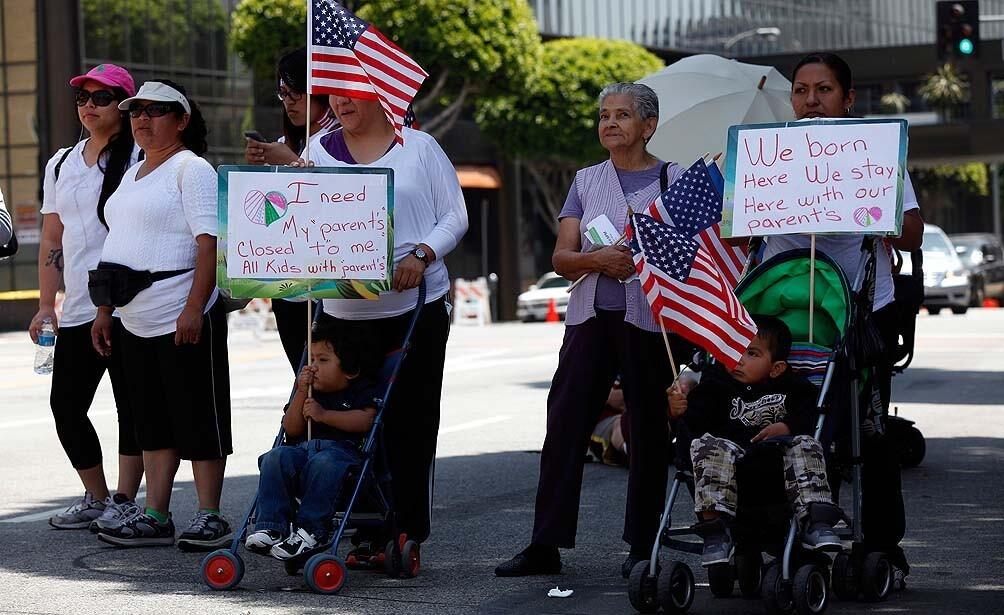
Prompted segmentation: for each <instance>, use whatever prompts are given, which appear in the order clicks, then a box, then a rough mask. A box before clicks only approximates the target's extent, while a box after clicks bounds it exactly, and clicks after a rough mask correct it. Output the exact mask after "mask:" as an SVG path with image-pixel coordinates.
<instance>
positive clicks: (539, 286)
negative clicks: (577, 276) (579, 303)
mask: <svg viewBox="0 0 1004 615" xmlns="http://www.w3.org/2000/svg"><path fill="white" fill-rule="evenodd" d="M570 284H571V282H569V281H568V280H566V279H565V278H563V277H561V276H560V275H558V274H557V273H555V272H553V271H552V272H550V273H545V274H544V275H542V276H541V277H540V279H539V280H537V283H536V284H533V285H531V286H530V288H528V289H527V291H526V292H525V293H522V294H521V295H520V296H519V297H518V298H517V299H516V317H517V318H519V319H520V320H522V321H523V322H533V321H535V320H544V318H546V317H547V310H548V308H549V307H550V305H551V300H552V299H553V300H554V303H555V310H556V311H557V312H558V317H559V318H561V319H562V320H564V319H565V311H566V310H567V309H568V293H567V292H566V289H567V288H568V286H569V285H570Z"/></svg>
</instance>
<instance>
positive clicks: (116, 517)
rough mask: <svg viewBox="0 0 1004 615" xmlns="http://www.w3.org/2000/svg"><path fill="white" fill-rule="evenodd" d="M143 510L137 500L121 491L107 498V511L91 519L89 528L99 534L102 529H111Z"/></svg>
mask: <svg viewBox="0 0 1004 615" xmlns="http://www.w3.org/2000/svg"><path fill="white" fill-rule="evenodd" d="M141 512H142V511H141V510H140V509H139V506H138V505H137V504H136V500H130V499H129V498H127V497H126V496H124V495H122V494H121V493H116V494H115V495H114V496H108V497H107V498H105V512H103V513H101V516H100V517H98V518H97V519H95V520H94V521H91V524H90V525H89V526H88V529H90V530H91V533H93V534H97V533H98V532H100V531H101V530H110V529H112V528H113V527H118V526H120V525H122V524H123V523H125V522H126V521H128V520H129V519H131V518H132V517H134V516H136V515H138V514H139V513H141Z"/></svg>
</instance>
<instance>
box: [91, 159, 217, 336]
mask: <svg viewBox="0 0 1004 615" xmlns="http://www.w3.org/2000/svg"><path fill="white" fill-rule="evenodd" d="M142 166H143V165H135V166H134V167H132V168H131V169H129V170H128V171H127V172H126V174H125V176H124V177H123V178H122V183H121V184H119V188H118V190H116V191H115V192H114V193H113V194H112V196H111V197H109V199H108V203H107V204H106V205H105V219H106V220H107V221H108V226H109V232H108V238H107V239H106V240H105V245H104V249H103V250H102V253H101V260H102V261H104V262H107V263H116V264H119V265H125V266H126V267H129V268H131V269H135V270H137V271H152V272H157V271H176V270H179V269H190V268H194V267H195V258H196V254H197V252H198V246H197V244H196V241H195V238H196V237H198V236H199V235H211V236H213V237H216V236H217V222H216V193H217V177H216V169H214V168H213V166H212V165H211V164H209V163H208V162H206V160H204V159H203V158H200V157H198V156H195V155H194V154H193V153H192V152H190V151H188V150H183V151H181V152H178V153H177V154H175V155H174V156H172V157H171V158H169V159H168V160H167V161H166V162H164V163H162V164H161V165H160V166H159V167H157V168H156V169H154V170H153V172H151V173H149V174H148V175H145V176H144V177H143V178H141V179H138V180H137V179H136V174H137V172H138V171H139V169H140V168H142ZM182 171H183V177H181V180H180V189H179V176H181V175H182ZM194 280H195V272H194V271H189V272H187V273H183V274H181V275H176V276H174V277H170V278H167V279H165V280H159V281H157V282H154V283H153V286H151V287H150V288H147V289H146V290H143V291H141V292H140V293H139V294H138V295H136V297H135V298H134V299H133V300H132V301H130V302H129V303H128V304H127V305H125V306H123V307H121V308H119V313H120V315H121V318H122V325H123V326H124V327H125V328H126V329H127V330H128V331H129V332H130V333H132V334H134V335H138V336H140V337H156V336H159V335H167V334H169V333H174V331H175V330H176V329H177V326H176V323H177V320H178V316H180V315H181V311H182V310H183V309H184V308H185V304H186V303H187V301H188V295H189V293H190V292H191V289H192V282H193V281H194ZM218 295H219V291H218V290H216V289H214V290H213V294H212V295H211V296H210V298H209V301H207V302H206V311H207V312H208V311H209V308H211V307H212V306H213V303H215V301H216V298H217V296H218Z"/></svg>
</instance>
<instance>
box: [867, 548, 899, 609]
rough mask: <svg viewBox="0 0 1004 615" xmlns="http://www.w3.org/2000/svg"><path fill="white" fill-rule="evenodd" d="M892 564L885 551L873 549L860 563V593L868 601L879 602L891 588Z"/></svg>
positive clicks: (886, 595) (887, 594)
mask: <svg viewBox="0 0 1004 615" xmlns="http://www.w3.org/2000/svg"><path fill="white" fill-rule="evenodd" d="M892 579H893V572H892V564H891V563H890V562H889V558H888V557H886V554H885V553H882V552H881V551H875V552H872V553H869V554H868V555H866V556H865V561H864V562H862V564H861V594H862V595H863V596H864V598H865V600H867V601H869V602H880V601H882V600H885V599H886V597H888V596H889V591H890V590H892Z"/></svg>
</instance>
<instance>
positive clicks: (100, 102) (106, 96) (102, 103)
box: [76, 90, 118, 107]
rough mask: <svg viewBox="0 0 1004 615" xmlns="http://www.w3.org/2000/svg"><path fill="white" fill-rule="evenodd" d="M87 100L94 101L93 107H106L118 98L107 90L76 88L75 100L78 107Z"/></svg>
mask: <svg viewBox="0 0 1004 615" xmlns="http://www.w3.org/2000/svg"><path fill="white" fill-rule="evenodd" d="M89 100H90V101H93V102H94V106H95V107H107V106H108V105H110V104H112V102H114V101H116V100H118V98H117V97H116V96H115V94H113V93H111V92H109V91H108V90H96V91H94V92H89V91H87V90H77V97H76V101H77V106H78V107H83V106H84V105H86V104H87V101H89Z"/></svg>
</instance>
